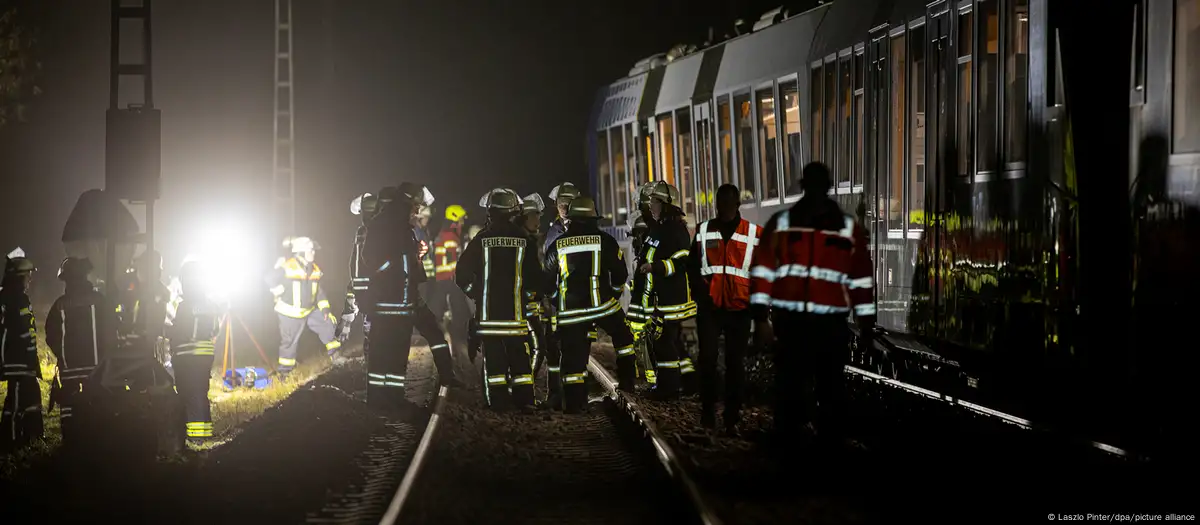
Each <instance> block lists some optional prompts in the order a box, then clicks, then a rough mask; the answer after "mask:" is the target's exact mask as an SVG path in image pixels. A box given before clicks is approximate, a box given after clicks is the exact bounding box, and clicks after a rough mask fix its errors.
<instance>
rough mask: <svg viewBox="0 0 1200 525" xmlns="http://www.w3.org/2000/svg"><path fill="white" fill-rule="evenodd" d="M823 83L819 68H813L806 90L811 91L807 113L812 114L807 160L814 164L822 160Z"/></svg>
mask: <svg viewBox="0 0 1200 525" xmlns="http://www.w3.org/2000/svg"><path fill="white" fill-rule="evenodd" d="M823 84H824V82H823V81H822V80H821V68H820V67H814V68H813V70H812V79H811V80H810V81H809V84H808V88H809V89H810V90H811V92H810V94H809V100H808V103H809V106H808V108H809V111H811V112H812V120H811V122H812V144H810V145H809V157H811V158H810V159H809V160H810V161H812V162H816V161H819V160H822V159H824V158H825V157H824V156H823V155H822V154H821V153H823V152H822V151H821V127H822V126H821V123H822V122H823V121H824V119H822V118H821V86H822V85H823Z"/></svg>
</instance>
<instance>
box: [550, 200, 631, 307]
mask: <svg viewBox="0 0 1200 525" xmlns="http://www.w3.org/2000/svg"><path fill="white" fill-rule="evenodd" d="M545 266H546V271H547V272H553V275H554V276H555V282H556V283H557V286H556V289H555V290H554V294H555V296H556V298H557V301H556V302H555V304H557V306H558V316H557V324H558V325H572V324H577V323H591V322H594V321H595V320H596V319H599V318H601V317H604V316H607V315H612V314H615V313H618V312H619V311H620V310H621V302H620V297H621V292H622V290H624V288H625V281H626V280H628V279H629V270H628V268H626V266H625V259H624V256H623V255H622V254H621V248H620V247H619V246H617V241H616V239H613V237H612V236H611V235H609V234H607V233H604V232H602V231H600V229H599V228H597V227H596V226H595V225H594V224H584V223H581V222H572V223H571V226H570V227H569V228H567V231H566V233H564V234H563V235H562V236H560V237H559V238H558V239H557V240H555V241H554V244H552V245H551V246H550V249H549V250H547V251H546V264H545Z"/></svg>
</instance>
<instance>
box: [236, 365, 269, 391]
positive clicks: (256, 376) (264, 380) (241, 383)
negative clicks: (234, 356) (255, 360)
mask: <svg viewBox="0 0 1200 525" xmlns="http://www.w3.org/2000/svg"><path fill="white" fill-rule="evenodd" d="M270 384H271V378H270V377H268V376H267V370H266V369H264V368H257V367H247V368H234V369H232V370H226V371H225V389H226V390H233V389H235V388H239V387H241V388H253V389H255V390H262V389H264V388H267V386H268V385H270Z"/></svg>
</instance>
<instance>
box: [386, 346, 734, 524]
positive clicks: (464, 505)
mask: <svg viewBox="0 0 1200 525" xmlns="http://www.w3.org/2000/svg"><path fill="white" fill-rule="evenodd" d="M588 368H589V370H590V372H591V375H592V378H593V381H591V382H590V383H591V385H592V389H593V393H594V394H595V395H594V396H593V398H592V403H591V408H590V410H589V411H588V412H587V413H585V414H579V415H563V414H558V413H549V412H546V413H540V414H537V415H515V414H513V415H510V414H495V413H491V412H490V411H487V410H485V409H482V408H481V406H480V397H479V392H477V391H464V390H454V391H450V392H449V395H442V396H439V399H438V403H435V405H434V406H435V408H434V415H433V416H432V417H431V422H430V424H429V426H428V427H427V430H426V432H425V435H424V438H423V439H422V442H421V444H420V446H419V449H418V451H417V454H416V457H415V459H414V460H413V462H412V464H411V466H410V467H409V468H408V471H407V474H406V476H405V478H404V480H403V481H402V482H401V484H400V487H399V489H398V490H397V491H396V492H395V495H394V497H393V499H392V502H391V505H390V506H389V509H388V511H387V512H386V513H385V515H384V516H383V519H382V521H381V522H380V523H381V524H383V525H394V524H410V523H471V524H485V523H505V524H507V523H554V524H585V523H648V522H651V521H652V520H668V521H669V522H671V523H688V522H691V523H702V524H706V525H716V524H718V523H720V521H719V520H718V519H717V518H716V517H715V514H714V513H713V512H712V510H711V509H709V508H708V505H707V504H706V503H705V501H704V500H703V498H702V497H701V496H700V492H699V490H698V489H697V488H696V486H695V483H694V482H693V481H692V480H691V479H690V476H689V474H688V473H687V472H686V470H685V469H683V468H682V466H681V465H680V463H679V459H678V457H677V456H676V454H675V452H673V451H672V449H671V447H670V446H669V445H668V443H667V440H665V439H664V438H663V436H662V435H660V434H659V433H658V431H657V430H656V429H655V428H654V425H653V424H652V423H651V422H650V421H649V420H648V419H647V418H646V417H645V416H644V414H643V413H642V410H641V408H640V407H639V406H638V402H637V400H636V399H634V398H633V397H631V396H628V395H626V394H624V393H621V392H618V391H617V390H616V385H615V382H614V381H613V379H612V376H611V375H610V374H609V373H608V372H607V371H606V370H604V368H603V367H601V366H600V365H599V364H598V363H596V362H595V361H594V360H592V361H591V362H590V363H589V365H588Z"/></svg>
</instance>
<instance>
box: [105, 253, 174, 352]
mask: <svg viewBox="0 0 1200 525" xmlns="http://www.w3.org/2000/svg"><path fill="white" fill-rule="evenodd" d="M134 263H135V264H134V268H135V271H134V274H133V275H132V276H131V278H130V279H129V284H128V285H127V286H126V287H125V289H124V290H122V291H121V293H120V295H119V296H118V297H117V300H118V301H119V302H118V303H117V307H116V308H117V310H116V312H117V335H118V337H119V338H120V339H119V342H120V344H121V345H122V346H124V347H128V348H131V349H133V353H135V354H137V355H148V354H149V353H153V354H154V356H155V357H156V358H157V359H159V360H160V361H162V362H163V364H164V365H166V366H170V365H169V363H170V360H169V359H168V356H167V355H166V353H165V352H163V351H162V350H164V349H165V344H164V343H165V342H164V336H165V335H166V327H167V323H168V311H169V310H170V307H171V290H170V289H168V288H167V285H165V284H163V282H162V269H163V266H162V264H163V261H162V255H160V254H159V253H158V252H156V251H150V252H146V253H143V254H142V255H141V256H139V257H138V259H137V260H136V261H134Z"/></svg>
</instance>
